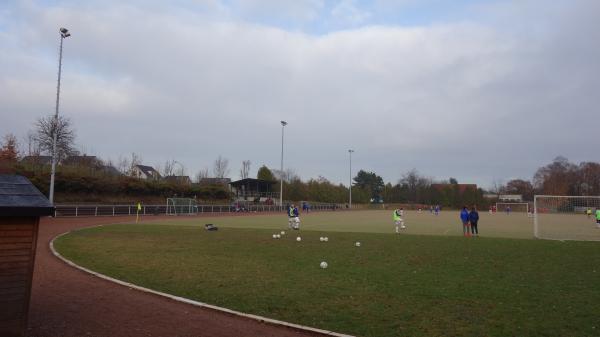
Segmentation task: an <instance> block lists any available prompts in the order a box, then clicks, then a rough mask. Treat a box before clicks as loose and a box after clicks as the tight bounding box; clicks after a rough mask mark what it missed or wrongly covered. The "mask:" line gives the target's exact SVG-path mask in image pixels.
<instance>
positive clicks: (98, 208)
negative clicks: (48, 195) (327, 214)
mask: <svg viewBox="0 0 600 337" xmlns="http://www.w3.org/2000/svg"><path fill="white" fill-rule="evenodd" d="M290 203H291V202H290ZM352 206H353V208H354V205H352ZM137 207H138V206H137V204H131V205H56V213H55V215H56V216H57V217H77V216H123V215H133V216H135V215H136V212H137ZM141 208H142V209H141V210H140V212H139V214H140V215H166V214H173V212H169V207H168V206H167V205H164V204H163V205H141ZM336 209H337V210H340V209H345V208H344V205H341V204H317V205H311V211H332V210H336ZM259 212H270V213H273V212H286V209H285V206H279V205H264V204H257V205H246V206H245V207H244V208H243V209H242V208H240V207H239V205H236V204H233V205H196V206H194V207H193V212H192V213H189V212H185V215H194V214H200V213H259ZM182 214H183V213H182Z"/></svg>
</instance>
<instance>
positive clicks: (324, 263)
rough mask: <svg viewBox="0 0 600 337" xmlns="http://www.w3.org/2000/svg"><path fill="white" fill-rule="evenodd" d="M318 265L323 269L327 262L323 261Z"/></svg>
mask: <svg viewBox="0 0 600 337" xmlns="http://www.w3.org/2000/svg"><path fill="white" fill-rule="evenodd" d="M320 266H321V268H323V269H325V268H327V262H325V261H323V262H321V265H320Z"/></svg>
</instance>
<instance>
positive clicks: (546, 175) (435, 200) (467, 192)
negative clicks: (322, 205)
mask: <svg viewBox="0 0 600 337" xmlns="http://www.w3.org/2000/svg"><path fill="white" fill-rule="evenodd" d="M34 127H35V128H34V130H33V131H31V132H30V133H28V136H27V137H26V139H25V147H24V149H22V150H21V149H20V146H19V142H18V140H17V138H16V137H15V136H14V135H12V134H8V135H5V136H4V137H3V138H2V142H1V144H0V145H1V147H0V171H4V172H17V173H20V174H23V175H25V176H28V177H29V178H30V179H32V181H33V182H34V183H35V184H36V186H37V187H38V188H39V189H40V190H41V191H42V192H46V190H47V188H48V187H47V186H48V182H47V180H48V179H49V178H48V177H49V172H48V170H49V168H48V167H47V165H46V166H45V165H41V164H36V163H29V164H26V163H19V159H20V157H23V156H24V155H29V156H34V157H35V156H40V155H41V154H51V153H52V138H53V136H54V132H55V130H57V132H58V134H57V139H58V145H57V155H58V158H59V160H60V161H62V162H63V165H61V167H60V169H59V170H58V173H57V192H58V195H60V194H61V191H62V192H63V193H64V194H69V193H72V194H78V193H84V191H90V192H92V193H96V194H98V193H99V194H106V195H112V196H115V195H125V196H127V195H136V196H139V195H142V196H144V195H145V196H149V197H150V196H160V197H171V196H173V195H179V196H195V197H198V198H202V199H207V200H214V199H221V200H224V199H228V198H229V197H230V195H229V192H228V189H227V188H226V186H223V185H215V186H198V185H193V186H188V185H181V184H174V183H173V182H171V183H167V182H164V181H152V180H150V181H140V180H139V179H134V178H131V177H129V176H130V175H131V174H130V173H131V170H132V168H133V167H134V166H135V165H138V164H142V158H141V156H140V155H138V154H135V153H132V154H131V157H129V158H128V157H120V158H119V160H118V161H117V163H116V164H114V163H113V162H112V161H110V160H109V161H107V162H103V161H102V160H100V159H94V162H93V163H87V164H82V163H68V161H67V159H68V158H69V156H73V155H77V154H79V153H78V151H76V150H75V149H74V139H75V132H74V130H73V129H72V126H71V122H70V120H69V119H68V118H65V117H59V120H58V121H55V120H54V117H53V116H47V117H43V118H40V119H38V121H37V122H36V123H35V124H34ZM90 158H91V157H90ZM93 158H95V157H93ZM250 166H251V162H250V161H249V160H244V161H243V162H242V165H241V168H240V171H239V175H240V178H242V179H244V178H249V172H250ZM110 168H116V170H117V171H119V172H120V173H121V174H120V175H115V174H114V172H113V171H112V170H110ZM157 168H158V170H159V172H160V173H161V174H162V175H163V176H183V175H185V173H186V169H185V167H184V166H183V165H182V164H181V163H179V162H177V161H175V160H167V161H166V162H165V163H164V165H160V166H157ZM211 173H212V174H211ZM229 173H230V169H229V161H228V160H227V159H226V158H223V157H221V156H219V157H218V158H217V159H216V160H215V162H214V163H213V168H212V172H211V171H210V170H209V169H208V168H203V169H201V170H200V171H199V172H198V173H197V174H196V176H195V177H194V178H195V179H194V181H195V182H199V181H201V180H202V179H204V178H208V177H211V176H212V177H217V178H225V177H227V176H228V175H229ZM257 178H259V179H264V180H271V181H274V182H276V185H275V187H274V188H275V190H277V191H278V190H279V188H280V186H279V184H280V181H281V180H282V181H283V185H284V186H283V188H284V198H285V199H287V200H295V201H299V200H308V201H316V202H330V203H347V202H348V199H349V198H348V196H349V189H348V186H345V185H343V184H335V183H332V182H330V181H329V180H328V179H326V178H325V177H322V176H319V177H317V178H311V179H309V180H307V181H303V180H302V179H301V178H300V177H299V176H298V175H297V174H296V172H295V171H294V170H293V169H287V170H285V171H284V172H280V171H279V170H275V169H269V168H268V167H266V166H264V165H263V166H262V167H261V168H260V169H259V170H258V174H257ZM484 194H496V195H500V194H519V195H522V196H523V199H524V200H526V201H531V200H533V196H534V195H535V194H548V195H600V164H599V163H596V162H582V163H579V164H575V163H571V162H570V161H569V160H568V159H566V158H565V157H562V156H559V157H557V158H555V159H554V160H553V161H552V162H551V163H550V164H547V165H545V166H542V167H540V168H539V169H537V171H536V172H535V173H534V175H533V178H532V179H531V180H527V179H512V180H509V181H508V182H506V183H505V184H504V183H502V182H501V181H494V183H493V186H492V187H491V188H489V189H488V190H484V189H482V188H475V187H473V186H470V185H463V184H459V183H458V181H457V180H456V179H455V178H449V179H448V180H435V179H434V178H430V177H426V176H423V175H421V174H420V173H419V172H418V171H417V170H416V169H413V170H410V171H408V172H406V173H404V174H402V175H401V177H400V179H398V180H397V181H396V182H395V183H393V182H387V183H385V182H384V180H383V178H382V177H381V176H379V175H377V174H376V173H375V172H368V171H365V170H359V171H358V173H357V174H356V176H355V177H354V178H353V179H352V199H353V202H355V203H382V202H385V203H411V204H420V205H436V204H439V205H441V206H450V207H460V206H461V205H472V204H477V205H481V207H487V204H488V203H489V202H495V200H490V199H486V198H484Z"/></svg>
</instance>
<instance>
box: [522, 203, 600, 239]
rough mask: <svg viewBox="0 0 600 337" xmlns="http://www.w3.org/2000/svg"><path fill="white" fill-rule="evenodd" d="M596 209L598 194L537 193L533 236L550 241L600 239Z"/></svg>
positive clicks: (598, 206) (597, 207)
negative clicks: (564, 194)
mask: <svg viewBox="0 0 600 337" xmlns="http://www.w3.org/2000/svg"><path fill="white" fill-rule="evenodd" d="M598 209H600V196H586V197H582V196H556V195H536V196H535V197H534V201H533V210H534V220H533V235H534V236H535V237H536V238H540V239H551V240H581V241H586V240H591V241H600V227H598V224H596V210H598Z"/></svg>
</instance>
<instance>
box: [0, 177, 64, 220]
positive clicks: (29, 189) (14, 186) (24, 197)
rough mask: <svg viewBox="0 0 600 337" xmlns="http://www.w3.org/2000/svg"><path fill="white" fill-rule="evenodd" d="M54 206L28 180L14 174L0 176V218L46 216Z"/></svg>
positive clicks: (50, 213) (52, 211) (52, 212)
mask: <svg viewBox="0 0 600 337" xmlns="http://www.w3.org/2000/svg"><path fill="white" fill-rule="evenodd" d="M52 214H54V206H52V204H51V203H50V201H49V200H48V199H47V198H46V197H45V196H44V195H43V194H42V193H41V192H40V191H39V190H38V189H37V188H36V187H35V186H33V184H32V183H31V182H30V181H29V180H27V178H25V177H23V176H18V175H12V174H2V175H0V216H46V215H52Z"/></svg>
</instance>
